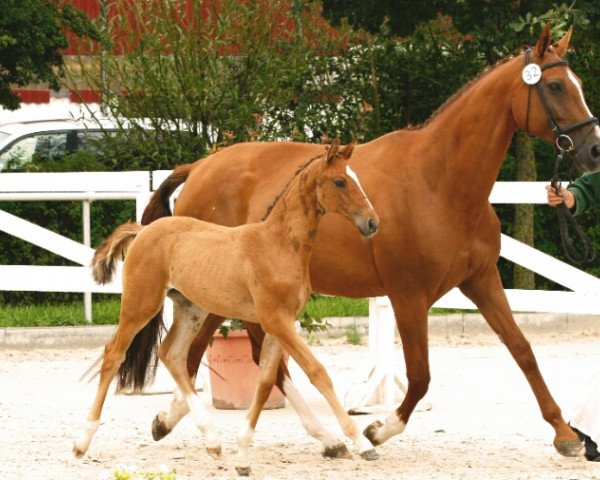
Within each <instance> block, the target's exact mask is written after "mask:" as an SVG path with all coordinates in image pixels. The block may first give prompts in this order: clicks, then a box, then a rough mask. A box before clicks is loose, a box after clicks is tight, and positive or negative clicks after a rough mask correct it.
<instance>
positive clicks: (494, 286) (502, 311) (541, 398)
mask: <svg viewBox="0 0 600 480" xmlns="http://www.w3.org/2000/svg"><path fill="white" fill-rule="evenodd" d="M460 289H461V291H462V292H463V293H464V294H465V295H466V296H467V297H468V298H469V299H471V300H472V301H473V303H475V305H477V308H479V310H480V311H481V313H482V315H483V316H484V318H485V320H486V321H487V323H488V324H489V325H490V327H491V328H492V330H494V332H496V334H497V335H498V336H499V337H500V340H502V342H503V343H504V344H505V345H506V347H507V348H508V350H509V352H510V354H511V355H512V356H513V358H514V359H515V361H516V362H517V365H519V368H520V369H521V370H522V371H523V373H524V374H525V378H526V379H527V381H528V382H529V385H530V386H531V389H532V391H533V394H534V395H535V397H536V399H537V402H538V405H539V407H540V410H541V411H542V416H543V417H544V420H546V421H547V422H548V423H549V424H550V425H552V427H553V428H554V431H555V437H554V447H555V448H556V450H557V451H558V452H559V453H560V454H562V455H565V456H568V457H572V456H577V455H579V454H580V452H581V449H582V448H583V447H582V445H581V442H580V441H579V438H578V437H577V434H576V433H575V432H573V430H572V429H571V428H570V427H569V426H568V425H567V424H566V422H565V421H564V419H563V417H562V414H561V411H560V408H559V406H558V405H557V404H556V402H555V401H554V398H552V395H551V393H550V391H549V390H548V387H547V386H546V383H545V382H544V379H543V378H542V374H541V373H540V370H539V368H538V364H537V361H536V359H535V356H534V355H533V352H532V350H531V346H530V345H529V342H528V341H527V339H526V338H525V336H524V335H523V333H522V332H521V329H520V328H519V326H518V325H517V323H516V322H515V319H514V317H513V315H512V312H511V310H510V306H509V304H508V300H507V299H506V294H505V293H504V289H503V288H502V282H501V280H500V275H499V273H498V269H497V268H496V267H494V268H493V269H490V270H489V271H487V272H484V273H483V274H479V275H475V276H473V277H471V278H469V279H468V280H467V281H466V282H464V283H463V284H462V285H461V286H460Z"/></svg>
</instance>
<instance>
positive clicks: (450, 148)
mask: <svg viewBox="0 0 600 480" xmlns="http://www.w3.org/2000/svg"><path fill="white" fill-rule="evenodd" d="M515 62H519V59H513V60H509V61H508V62H506V63H505V64H502V65H499V66H497V67H495V68H494V69H493V71H490V72H488V73H487V74H485V75H483V76H482V77H481V78H480V79H479V80H477V81H475V82H474V83H473V84H472V85H470V86H469V87H468V88H467V89H466V90H465V91H464V92H463V93H462V94H460V96H459V97H457V98H456V100H454V101H453V102H452V103H451V104H449V105H448V106H447V108H445V109H443V110H442V111H441V112H440V113H439V114H438V115H436V116H435V117H434V118H433V119H432V120H431V121H430V123H429V124H428V125H427V126H426V127H424V128H423V129H422V130H423V132H422V133H423V135H424V136H425V137H426V138H428V139H429V141H428V144H429V149H430V151H429V152H428V153H427V155H426V156H425V157H426V160H425V161H424V164H425V168H426V169H428V170H429V172H428V178H431V179H432V180H431V181H432V182H437V183H438V184H437V185H435V187H436V188H441V189H447V190H450V191H452V192H453V198H454V199H457V201H461V200H460V199H462V201H464V202H465V203H470V204H473V203H475V205H478V206H479V205H482V204H483V203H486V204H487V199H488V197H489V194H490V192H491V189H492V187H493V185H494V182H495V180H496V178H497V177H498V173H499V171H500V167H501V165H502V161H503V160H504V156H505V154H506V152H507V150H508V147H509V145H510V141H511V138H512V135H513V133H514V131H515V130H516V128H517V125H516V123H515V120H514V118H513V113H512V109H511V99H512V94H511V91H512V90H513V89H514V82H515V81H516V80H517V78H520V71H518V70H519V69H518V66H517V65H516V63H515Z"/></svg>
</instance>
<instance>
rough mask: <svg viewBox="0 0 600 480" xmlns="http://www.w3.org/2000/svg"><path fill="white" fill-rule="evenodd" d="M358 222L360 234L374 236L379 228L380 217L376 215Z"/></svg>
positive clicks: (367, 236)
mask: <svg viewBox="0 0 600 480" xmlns="http://www.w3.org/2000/svg"><path fill="white" fill-rule="evenodd" d="M356 224H357V226H358V229H359V230H360V234H361V235H362V236H363V237H365V238H369V237H372V236H373V235H375V234H376V233H377V230H379V218H377V216H376V215H375V216H373V217H368V218H366V219H364V220H361V221H359V222H357V223H356Z"/></svg>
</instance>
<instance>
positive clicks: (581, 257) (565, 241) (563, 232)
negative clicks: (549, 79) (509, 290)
mask: <svg viewBox="0 0 600 480" xmlns="http://www.w3.org/2000/svg"><path fill="white" fill-rule="evenodd" d="M530 65H535V66H533V67H529V66H530ZM568 66H569V62H567V61H566V60H563V59H560V60H556V61H554V62H550V63H547V64H545V65H542V66H539V65H537V64H534V63H533V62H532V61H531V49H530V48H529V49H527V50H526V51H525V68H524V69H523V81H525V83H527V85H528V86H529V89H528V93H527V113H526V117H525V131H526V132H527V133H529V109H530V106H531V90H532V88H531V87H533V86H535V88H536V90H537V92H538V96H539V98H540V102H541V104H542V107H543V108H544V111H545V113H546V117H547V118H548V122H550V126H551V127H552V131H553V132H554V135H556V148H557V149H558V153H557V155H556V162H555V163H554V174H553V175H552V180H551V181H550V184H551V185H552V188H553V189H554V191H555V192H556V194H557V195H560V193H559V192H560V190H561V181H560V177H559V175H560V174H559V169H560V164H561V162H562V160H563V158H564V155H565V153H566V154H569V153H572V152H576V151H577V150H578V149H579V147H580V146H581V145H582V144H583V142H584V141H585V140H586V138H587V137H588V136H589V135H590V133H591V132H592V131H593V130H594V127H595V126H596V125H598V124H599V122H598V119H597V118H596V117H590V118H588V119H586V120H582V121H580V122H576V123H574V124H572V125H569V126H568V127H565V128H561V126H560V125H559V124H558V121H557V120H556V118H554V115H552V110H551V109H550V104H549V103H548V99H547V98H546V94H545V92H544V88H543V87H542V83H541V81H540V80H541V77H542V72H544V71H546V70H548V69H550V68H554V67H568ZM588 125H591V128H590V130H589V131H588V132H587V134H586V135H584V136H583V138H582V140H581V141H580V142H579V145H577V147H575V144H574V142H573V139H572V138H571V137H570V136H569V133H571V132H573V131H574V130H578V129H580V128H583V127H586V126H588ZM570 183H571V179H570V178H569V184H570ZM556 213H557V216H558V226H559V231H560V238H561V242H562V245H563V248H564V250H565V254H566V256H567V258H568V259H569V260H570V261H571V262H573V263H578V264H581V263H589V262H592V261H593V260H594V259H595V258H596V251H595V249H594V246H593V244H592V242H591V241H590V239H589V238H588V237H587V235H586V233H585V232H584V230H583V229H582V228H581V226H580V225H579V224H578V223H577V221H576V220H575V217H573V214H572V213H571V211H570V210H569V209H568V208H567V206H566V205H565V204H564V203H561V204H559V205H557V207H556ZM569 224H570V225H571V226H572V227H573V229H574V230H575V233H576V234H577V237H578V238H579V240H580V242H581V244H582V246H583V253H580V252H579V251H578V250H577V249H576V248H575V246H574V244H573V241H572V240H571V238H570V236H569Z"/></svg>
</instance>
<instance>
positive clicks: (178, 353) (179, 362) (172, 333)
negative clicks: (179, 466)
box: [158, 292, 221, 457]
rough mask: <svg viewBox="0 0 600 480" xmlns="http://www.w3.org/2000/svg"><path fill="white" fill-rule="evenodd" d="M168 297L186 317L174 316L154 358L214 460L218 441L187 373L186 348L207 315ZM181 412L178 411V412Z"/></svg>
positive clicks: (178, 298) (177, 296) (178, 296)
mask: <svg viewBox="0 0 600 480" xmlns="http://www.w3.org/2000/svg"><path fill="white" fill-rule="evenodd" d="M169 296H170V297H171V298H172V299H173V300H174V301H175V304H176V307H177V308H178V309H179V310H180V311H185V312H186V314H185V315H179V316H178V317H177V319H176V321H175V322H174V323H173V326H172V327H171V329H170V330H169V333H168V334H167V337H166V338H165V340H164V342H163V343H162V344H161V345H160V347H159V349H158V355H159V357H160V359H161V360H162V362H163V363H164V364H165V366H166V367H167V369H168V370H169V373H170V374H171V376H172V377H173V379H174V380H175V382H176V383H177V387H178V390H179V392H176V398H178V397H179V398H180V399H181V398H183V399H184V400H185V403H186V404H187V407H188V408H189V410H191V412H192V414H193V415H194V419H195V421H196V425H197V427H198V428H199V429H200V431H201V432H202V433H203V435H204V437H205V438H206V451H207V452H208V453H209V454H210V455H212V456H215V457H217V456H219V455H220V454H221V442H220V440H219V437H218V435H217V434H216V432H215V431H214V428H213V425H212V421H211V419H210V416H209V414H208V412H207V410H206V408H205V407H204V405H203V403H202V400H201V399H200V397H198V394H197V393H196V388H195V386H194V383H193V382H192V380H191V379H190V376H189V375H188V370H187V357H188V352H189V348H190V345H191V343H192V341H193V339H194V337H195V336H196V334H197V333H198V331H199V330H200V327H201V326H202V324H203V322H204V320H205V319H206V317H207V316H208V312H205V311H204V310H202V309H200V308H198V307H196V306H195V305H193V304H192V303H191V302H189V301H188V300H187V299H186V298H185V297H183V296H182V295H181V294H179V293H178V292H175V293H170V294H169ZM181 410H182V409H181V408H179V411H181Z"/></svg>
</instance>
